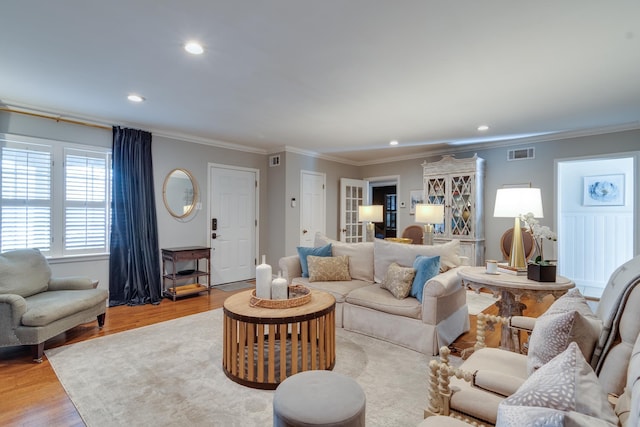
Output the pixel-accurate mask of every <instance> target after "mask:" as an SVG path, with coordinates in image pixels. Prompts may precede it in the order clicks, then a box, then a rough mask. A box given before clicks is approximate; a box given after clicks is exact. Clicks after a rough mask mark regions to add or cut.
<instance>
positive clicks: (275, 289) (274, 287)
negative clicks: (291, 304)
mask: <svg viewBox="0 0 640 427" xmlns="http://www.w3.org/2000/svg"><path fill="white" fill-rule="evenodd" d="M288 288H289V286H288V284H287V279H285V278H284V277H282V271H279V272H278V277H277V278H275V279H273V282H271V298H272V299H287V298H288V297H289V292H288V291H289V289H288Z"/></svg>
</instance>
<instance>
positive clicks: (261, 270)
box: [256, 255, 272, 299]
mask: <svg viewBox="0 0 640 427" xmlns="http://www.w3.org/2000/svg"><path fill="white" fill-rule="evenodd" d="M271 279H272V274H271V266H270V265H269V264H267V262H266V255H262V264H260V265H259V266H257V267H256V297H258V298H262V299H271Z"/></svg>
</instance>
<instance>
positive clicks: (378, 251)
mask: <svg viewBox="0 0 640 427" xmlns="http://www.w3.org/2000/svg"><path fill="white" fill-rule="evenodd" d="M459 252H460V242H459V241H458V240H452V241H450V242H447V243H444V244H442V245H433V246H428V245H407V244H404V243H395V242H388V241H386V240H381V239H375V241H374V243H373V258H374V260H373V264H374V270H373V271H374V279H375V281H376V282H377V283H382V280H383V279H384V276H385V274H387V269H388V268H389V266H390V265H391V263H392V262H396V263H398V264H400V265H403V266H407V267H408V266H412V265H413V262H414V261H415V259H416V256H418V255H426V256H436V255H439V256H440V271H446V270H448V269H450V268H453V267H457V266H459V265H461V264H462V262H461V260H460V256H459Z"/></svg>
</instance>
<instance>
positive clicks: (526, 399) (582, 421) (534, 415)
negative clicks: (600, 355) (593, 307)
mask: <svg viewBox="0 0 640 427" xmlns="http://www.w3.org/2000/svg"><path fill="white" fill-rule="evenodd" d="M524 425H527V426H538V425H539V426H543V425H544V426H565V425H566V426H571V425H575V426H582V425H598V426H600V425H602V426H616V425H618V419H617V417H616V415H615V413H614V412H613V409H611V405H610V404H609V402H608V400H607V394H606V393H605V392H604V390H603V389H602V386H601V385H600V382H599V381H598V377H596V374H595V373H594V372H593V370H592V369H591V366H590V365H589V364H588V363H587V361H586V360H585V359H584V356H582V352H581V351H580V349H579V348H578V345H577V344H576V343H571V344H569V346H568V347H567V349H566V350H565V351H564V352H562V353H560V354H559V355H558V356H556V357H555V358H553V359H552V360H551V361H549V362H548V363H547V364H545V365H544V366H542V367H540V369H538V370H537V371H536V372H534V373H533V374H532V375H531V376H530V377H529V378H527V380H526V381H525V382H524V383H523V384H522V385H521V386H520V388H518V391H516V392H515V393H514V394H512V395H511V396H509V397H508V398H506V399H505V400H503V401H502V402H501V403H500V405H499V406H498V418H497V420H496V426H503V427H511V426H514V427H515V426H524Z"/></svg>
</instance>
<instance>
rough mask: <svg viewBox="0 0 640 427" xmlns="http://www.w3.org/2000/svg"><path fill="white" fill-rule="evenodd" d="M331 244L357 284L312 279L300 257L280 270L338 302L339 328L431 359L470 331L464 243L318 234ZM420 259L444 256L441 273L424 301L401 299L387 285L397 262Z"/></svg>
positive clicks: (425, 287) (318, 243)
mask: <svg viewBox="0 0 640 427" xmlns="http://www.w3.org/2000/svg"><path fill="white" fill-rule="evenodd" d="M328 243H331V252H332V256H334V257H337V256H343V255H346V256H347V257H348V261H349V275H350V278H351V280H338V281H311V280H310V278H308V277H302V266H301V263H300V257H299V256H298V255H293V256H287V257H283V258H281V259H280V261H279V267H280V269H281V270H282V274H283V277H285V278H286V279H287V281H288V282H289V283H290V284H302V285H304V286H307V287H309V288H312V289H319V290H323V291H326V292H329V293H331V294H332V295H333V296H334V297H335V298H336V327H343V328H345V329H347V330H350V331H354V332H359V333H362V334H365V335H369V336H371V337H375V338H378V339H382V340H385V341H389V342H392V343H394V344H398V345H401V346H404V347H407V348H410V349H412V350H416V351H419V352H421V353H425V354H428V355H436V354H438V349H439V348H440V347H442V346H447V345H449V344H451V343H452V342H453V341H454V340H455V339H456V338H457V337H458V336H459V335H460V334H462V333H464V332H466V331H468V330H469V312H468V309H467V304H466V292H465V289H464V288H463V286H462V283H461V280H460V278H459V277H458V274H457V271H458V269H459V268H460V266H461V265H462V263H463V262H462V261H463V259H462V258H461V257H460V256H459V249H460V247H459V242H458V241H452V242H449V243H445V244H443V245H435V246H423V245H407V244H402V243H395V242H389V241H385V240H380V239H376V240H375V242H366V243H365V242H363V243H342V242H339V241H335V240H332V239H329V238H327V237H326V236H324V235H322V234H317V235H316V236H315V242H314V246H315V247H321V246H325V245H327V244H328ZM418 255H426V256H436V255H439V256H440V266H441V267H440V268H441V270H440V271H441V272H440V273H439V274H437V275H436V276H435V277H433V278H431V279H429V280H427V281H426V282H425V283H424V285H423V296H422V303H420V302H419V301H418V299H416V298H414V297H411V296H408V297H406V298H403V299H398V298H396V297H394V296H393V295H392V293H391V292H390V291H389V290H387V289H383V288H382V287H381V283H382V282H383V280H384V278H385V275H386V273H387V270H388V269H389V266H390V265H391V264H392V263H393V262H395V263H397V264H399V265H400V266H405V267H411V266H412V265H413V263H414V260H415V259H416V256H418ZM443 270H445V271H443Z"/></svg>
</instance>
